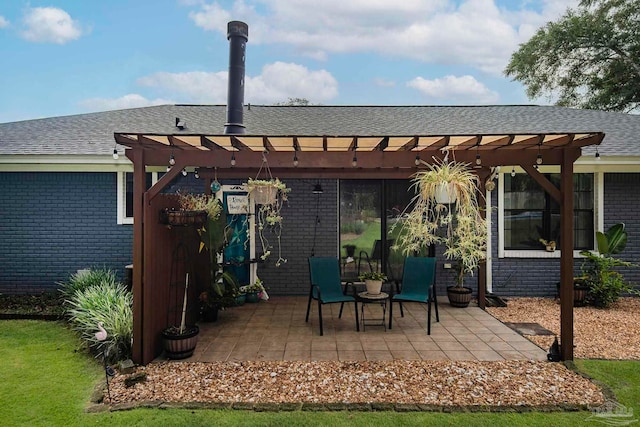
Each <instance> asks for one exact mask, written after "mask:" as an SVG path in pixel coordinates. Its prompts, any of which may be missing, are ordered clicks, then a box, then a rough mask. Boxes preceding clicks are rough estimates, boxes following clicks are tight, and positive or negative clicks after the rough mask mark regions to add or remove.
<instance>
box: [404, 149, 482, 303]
mask: <svg viewBox="0 0 640 427" xmlns="http://www.w3.org/2000/svg"><path fill="white" fill-rule="evenodd" d="M447 159H448V156H445V159H444V160H442V161H436V163H434V164H427V163H425V162H422V163H423V164H424V165H426V166H427V169H426V170H421V171H418V172H417V173H416V174H415V175H414V176H413V178H412V188H414V190H415V192H416V196H415V197H414V198H413V200H412V203H411V204H410V205H409V206H411V208H410V209H408V212H405V213H404V215H402V218H403V219H402V221H398V222H397V223H396V224H394V226H393V227H392V230H393V228H395V227H396V225H399V226H400V227H401V229H400V232H399V235H398V240H397V242H398V243H397V244H396V245H395V246H394V247H397V248H400V249H401V250H402V252H403V253H404V254H405V255H407V256H409V255H412V254H414V253H423V252H424V251H425V250H426V249H427V248H428V247H429V245H432V244H436V245H438V244H440V245H444V247H445V250H444V255H445V257H446V258H447V259H450V260H454V261H456V264H455V266H456V267H455V268H456V283H455V285H454V286H450V287H448V288H447V291H448V292H447V294H448V296H449V300H450V302H451V303H452V305H454V306H456V307H462V306H466V305H468V301H470V299H471V292H472V290H471V288H467V287H464V285H463V284H464V277H465V275H466V274H471V275H473V273H474V271H475V270H476V269H477V268H478V266H479V265H480V263H481V262H482V261H483V260H484V259H485V258H486V245H487V225H486V220H485V219H483V218H482V215H481V214H480V205H479V202H478V194H479V189H478V178H477V176H476V175H475V174H474V173H473V171H472V169H471V167H470V165H469V164H468V163H460V162H456V161H455V160H454V161H448V160H447ZM445 195H446V196H447V197H446V198H445V197H444V196H445ZM445 199H446V200H445Z"/></svg>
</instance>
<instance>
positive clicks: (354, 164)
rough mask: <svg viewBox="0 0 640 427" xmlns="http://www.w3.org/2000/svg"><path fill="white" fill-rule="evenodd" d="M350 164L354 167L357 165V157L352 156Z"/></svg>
mask: <svg viewBox="0 0 640 427" xmlns="http://www.w3.org/2000/svg"><path fill="white" fill-rule="evenodd" d="M351 166H353V167H354V168H355V167H356V166H358V158H357V157H356V156H353V160H351Z"/></svg>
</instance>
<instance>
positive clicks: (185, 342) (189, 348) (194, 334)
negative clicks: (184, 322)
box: [162, 326, 200, 359]
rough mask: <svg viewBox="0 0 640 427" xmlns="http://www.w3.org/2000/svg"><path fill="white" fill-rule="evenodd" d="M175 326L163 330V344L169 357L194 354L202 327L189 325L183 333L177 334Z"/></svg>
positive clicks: (178, 357) (185, 356) (182, 356)
mask: <svg viewBox="0 0 640 427" xmlns="http://www.w3.org/2000/svg"><path fill="white" fill-rule="evenodd" d="M174 329H175V328H167V329H165V330H164V331H162V345H163V347H164V351H165V355H166V356H167V358H169V359H185V358H187V357H191V356H192V355H193V351H194V350H195V349H196V345H197V344H198V333H199V332H200V328H198V327H197V326H188V327H187V328H186V331H185V332H184V333H183V334H177V333H176V332H175V330H174Z"/></svg>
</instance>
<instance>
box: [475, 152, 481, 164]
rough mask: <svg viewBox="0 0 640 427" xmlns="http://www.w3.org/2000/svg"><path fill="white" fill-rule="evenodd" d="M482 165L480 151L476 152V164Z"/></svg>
mask: <svg viewBox="0 0 640 427" xmlns="http://www.w3.org/2000/svg"><path fill="white" fill-rule="evenodd" d="M481 165H482V159H481V158H480V153H478V154H476V166H481Z"/></svg>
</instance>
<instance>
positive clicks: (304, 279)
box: [258, 180, 338, 295]
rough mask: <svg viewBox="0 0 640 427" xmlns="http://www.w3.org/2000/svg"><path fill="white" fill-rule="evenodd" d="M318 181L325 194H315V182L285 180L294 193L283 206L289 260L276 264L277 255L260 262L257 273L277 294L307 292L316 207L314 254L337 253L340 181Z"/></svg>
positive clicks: (285, 249) (285, 250) (284, 242)
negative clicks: (317, 219) (338, 182)
mask: <svg viewBox="0 0 640 427" xmlns="http://www.w3.org/2000/svg"><path fill="white" fill-rule="evenodd" d="M319 182H320V184H321V185H322V188H323V190H324V193H323V194H320V195H316V194H313V193H312V189H313V186H314V184H315V181H313V182H311V181H302V180H286V183H287V186H288V187H290V188H291V193H290V194H289V202H288V204H287V205H286V206H285V207H284V208H283V217H284V220H283V232H282V256H283V258H286V259H287V262H286V264H283V265H281V266H280V267H276V266H275V265H274V262H275V258H274V259H268V260H267V262H265V263H263V264H259V265H258V276H259V277H260V278H261V279H262V280H263V281H264V282H265V285H266V286H267V288H268V290H269V292H271V293H272V294H274V295H276V294H277V295H306V294H308V292H309V265H308V261H307V258H308V257H309V256H311V252H312V249H313V234H314V223H315V220H316V206H318V218H319V222H318V224H317V230H316V244H315V254H316V255H318V256H337V255H338V249H337V248H338V224H337V221H338V217H337V215H338V213H337V211H338V208H337V206H338V205H337V198H338V194H337V191H338V185H337V181H335V180H320V181H319ZM318 201H319V204H317V202H318ZM272 240H273V239H272ZM271 257H273V252H272V256H271Z"/></svg>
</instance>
